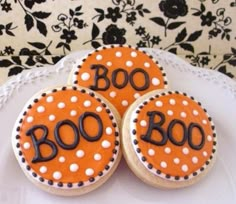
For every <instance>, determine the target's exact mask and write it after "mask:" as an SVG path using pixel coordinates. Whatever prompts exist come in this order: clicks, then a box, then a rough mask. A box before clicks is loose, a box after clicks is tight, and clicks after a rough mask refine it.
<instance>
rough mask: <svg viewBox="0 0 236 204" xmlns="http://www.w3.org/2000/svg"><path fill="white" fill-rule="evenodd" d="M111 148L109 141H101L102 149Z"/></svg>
mask: <svg viewBox="0 0 236 204" xmlns="http://www.w3.org/2000/svg"><path fill="white" fill-rule="evenodd" d="M110 146H111V143H110V142H109V141H107V140H103V141H102V147H103V148H105V149H106V148H109V147H110Z"/></svg>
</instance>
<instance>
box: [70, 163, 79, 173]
mask: <svg viewBox="0 0 236 204" xmlns="http://www.w3.org/2000/svg"><path fill="white" fill-rule="evenodd" d="M78 169H79V166H78V164H71V165H70V171H71V172H76V171H78Z"/></svg>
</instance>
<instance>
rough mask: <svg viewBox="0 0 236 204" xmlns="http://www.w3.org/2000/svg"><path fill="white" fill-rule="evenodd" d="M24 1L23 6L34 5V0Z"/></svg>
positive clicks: (31, 6) (29, 6) (30, 6)
mask: <svg viewBox="0 0 236 204" xmlns="http://www.w3.org/2000/svg"><path fill="white" fill-rule="evenodd" d="M24 3H25V6H26V7H28V8H30V9H32V8H33V6H34V3H35V1H32V0H25V2H24Z"/></svg>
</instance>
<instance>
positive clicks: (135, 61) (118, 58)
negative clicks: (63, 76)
mask: <svg viewBox="0 0 236 204" xmlns="http://www.w3.org/2000/svg"><path fill="white" fill-rule="evenodd" d="M69 84H71V85H81V86H83V87H87V88H90V89H92V90H94V91H97V92H98V93H100V94H101V95H103V96H104V97H105V98H106V99H107V100H109V101H110V102H111V103H112V104H113V105H114V106H115V107H116V108H117V110H118V111H119V113H120V115H121V116H122V115H123V114H124V112H125V111H126V109H127V108H128V106H129V105H131V104H132V103H133V102H134V101H135V100H136V99H137V98H139V97H140V96H141V95H143V94H145V93H147V92H149V91H152V90H157V89H164V88H167V84H168V83H167V79H166V74H165V72H164V70H163V68H162V67H161V66H160V65H159V63H158V62H157V61H156V60H154V59H153V57H152V56H150V55H147V53H146V52H145V51H141V50H139V49H138V48H132V47H131V46H127V45H109V46H106V47H101V48H99V49H97V50H95V51H93V52H91V53H90V54H88V56H87V57H86V58H84V59H83V60H79V62H78V63H76V66H75V67H74V68H73V69H72V72H71V74H70V77H69Z"/></svg>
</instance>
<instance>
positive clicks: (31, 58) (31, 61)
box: [25, 56, 36, 66]
mask: <svg viewBox="0 0 236 204" xmlns="http://www.w3.org/2000/svg"><path fill="white" fill-rule="evenodd" d="M35 63H36V62H35V61H34V59H33V56H29V57H28V59H27V60H26V62H25V64H27V65H29V66H34V65H35Z"/></svg>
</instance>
